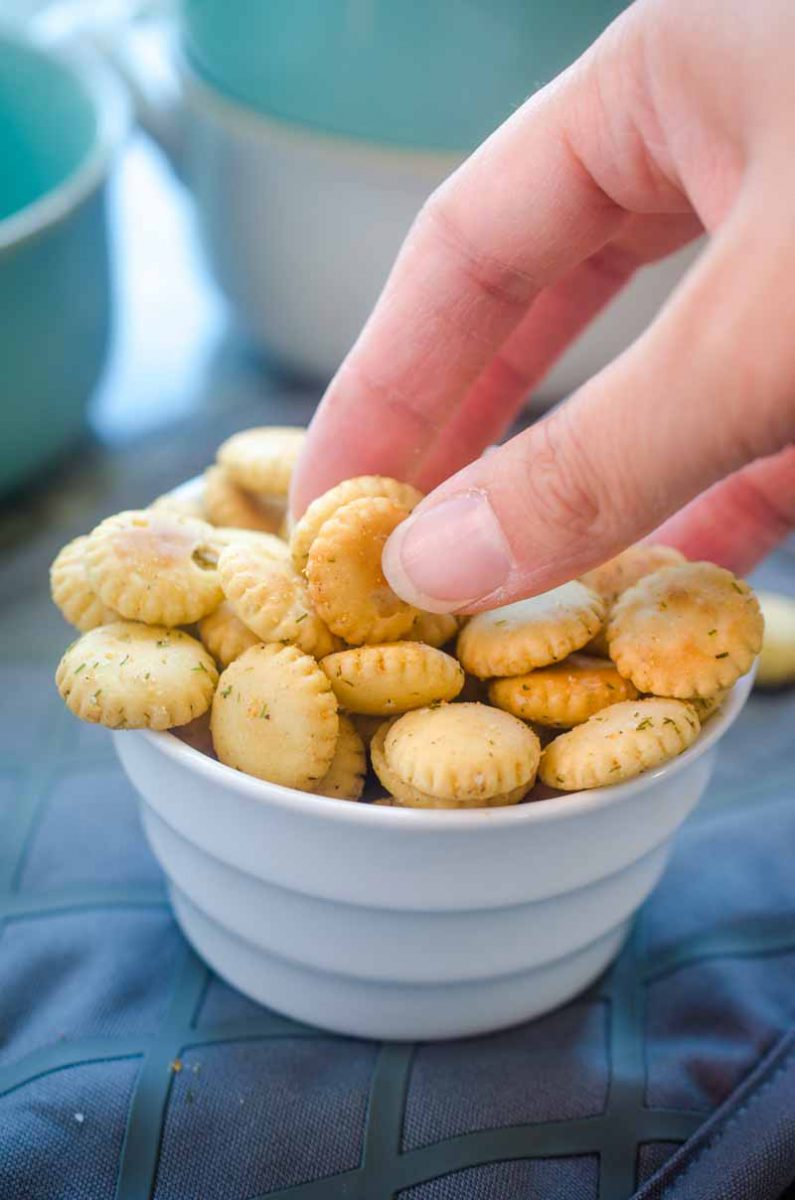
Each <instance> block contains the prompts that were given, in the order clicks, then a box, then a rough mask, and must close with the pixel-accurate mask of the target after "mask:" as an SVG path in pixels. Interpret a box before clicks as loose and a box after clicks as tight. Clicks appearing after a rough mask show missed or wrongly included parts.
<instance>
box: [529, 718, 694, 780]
mask: <svg viewBox="0 0 795 1200" xmlns="http://www.w3.org/2000/svg"><path fill="white" fill-rule="evenodd" d="M700 728H701V726H700V724H699V719H698V716H697V715H696V712H695V709H694V708H693V705H692V704H687V703H685V702H683V701H681V700H668V699H664V698H662V697H657V696H652V697H650V698H648V699H645V700H625V701H623V702H622V703H621V704H614V705H612V706H611V707H610V708H605V709H603V710H602V711H601V712H598V713H596V714H595V716H593V717H590V718H589V719H588V720H587V721H586V722H585V724H584V725H577V726H575V728H574V729H570V730H569V732H568V733H562V734H561V735H560V736H559V737H556V738H555V740H554V741H553V742H550V744H549V745H548V746H547V747H546V749H545V750H544V753H543V754H542V756H541V766H540V769H539V775H540V777H541V781H542V782H543V783H545V784H547V785H548V786H549V787H554V788H560V789H561V790H563V791H567V792H576V791H580V790H582V789H585V788H596V787H604V786H607V785H609V784H613V783H623V782H624V781H625V780H627V779H633V778H634V777H635V776H636V775H640V774H642V772H643V771H648V770H650V769H651V768H652V767H659V766H662V764H663V763H664V762H667V761H668V760H669V759H671V758H676V756H677V755H678V754H681V753H682V751H683V750H686V749H687V748H688V746H690V745H692V743H693V742H694V741H695V740H696V738H697V737H698V734H699V730H700Z"/></svg>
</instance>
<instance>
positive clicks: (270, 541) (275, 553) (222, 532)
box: [213, 525, 290, 562]
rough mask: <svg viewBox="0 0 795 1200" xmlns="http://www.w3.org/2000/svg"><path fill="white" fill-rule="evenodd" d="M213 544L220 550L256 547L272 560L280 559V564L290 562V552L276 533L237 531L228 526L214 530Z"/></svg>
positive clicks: (251, 530)
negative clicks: (230, 547) (243, 545)
mask: <svg viewBox="0 0 795 1200" xmlns="http://www.w3.org/2000/svg"><path fill="white" fill-rule="evenodd" d="M213 542H214V543H215V545H216V546H218V547H219V550H220V548H222V547H223V546H239V545H241V544H242V543H245V544H246V545H248V546H256V547H257V548H258V549H259V550H261V551H262V552H263V553H266V554H268V555H269V556H270V557H271V558H276V559H278V560H279V562H289V561H290V551H289V549H288V548H287V546H286V544H285V543H284V542H283V541H282V539H281V538H280V537H277V536H276V534H275V533H263V532H262V531H261V530H259V529H235V528H234V527H233V526H230V525H226V526H224V527H223V528H220V527H219V528H217V529H213Z"/></svg>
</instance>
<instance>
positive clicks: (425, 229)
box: [413, 180, 538, 312]
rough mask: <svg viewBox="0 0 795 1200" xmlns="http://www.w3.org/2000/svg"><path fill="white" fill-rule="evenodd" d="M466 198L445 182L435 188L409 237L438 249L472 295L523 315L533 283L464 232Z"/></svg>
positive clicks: (524, 273) (529, 277) (465, 224)
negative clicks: (479, 296) (446, 256)
mask: <svg viewBox="0 0 795 1200" xmlns="http://www.w3.org/2000/svg"><path fill="white" fill-rule="evenodd" d="M466 204H467V201H466V196H462V197H459V195H458V191H457V189H456V188H455V187H454V186H453V185H452V184H451V181H450V180H448V181H447V182H446V183H443V184H442V185H441V186H440V187H438V188H437V189H436V190H435V191H434V192H432V193H431V195H430V196H429V197H428V199H427V200H426V201H425V203H424V205H423V206H422V208H421V210H420V212H419V215H418V217H417V219H416V222H415V227H414V231H413V235H414V236H415V237H417V239H422V240H425V239H428V241H429V242H430V243H431V244H434V245H436V246H441V247H442V248H443V250H444V251H445V252H446V253H447V254H448V255H449V256H450V258H451V259H452V262H453V264H454V267H455V269H456V270H457V271H458V273H459V274H460V275H461V277H462V280H463V282H464V283H466V284H468V285H469V286H470V287H471V288H473V289H474V290H475V292H476V293H478V294H480V295H481V296H483V297H485V298H486V299H488V300H491V301H493V302H495V303H496V304H497V305H498V306H499V307H500V308H503V309H507V310H508V311H511V310H516V311H518V312H522V311H524V309H525V308H526V307H527V305H528V304H529V302H530V300H531V299H532V297H533V295H534V294H535V292H536V291H537V290H538V284H537V281H536V280H534V279H533V278H532V277H531V275H530V274H529V273H528V272H526V271H523V270H522V269H521V268H520V267H519V266H518V265H517V264H515V263H511V262H509V261H505V260H504V259H502V258H501V257H500V256H499V255H497V254H494V253H491V252H490V251H489V249H488V246H486V245H480V244H478V241H477V240H476V239H475V238H474V237H473V235H472V233H470V232H468V230H467V225H468V222H467V219H466V215H465V209H466Z"/></svg>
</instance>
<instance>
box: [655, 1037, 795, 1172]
mask: <svg viewBox="0 0 795 1200" xmlns="http://www.w3.org/2000/svg"><path fill="white" fill-rule="evenodd" d="M792 1062H795V1046H792V1047H791V1048H790V1049H789V1050H788V1051H787V1053H786V1054H785V1055H784V1057H783V1059H782V1060H781V1062H780V1063H778V1064H777V1065H776V1066H775V1068H774V1070H773V1073H772V1075H769V1076H768V1077H767V1079H764V1080H762V1081H760V1083H759V1084H758V1085H757V1087H755V1088H754V1090H753V1092H752V1093H751V1095H750V1096H748V1097H747V1099H745V1100H744V1101H743V1102H742V1104H741V1105H740V1106H739V1107H738V1108H736V1109H735V1110H734V1111H733V1112H732V1113H730V1114H727V1116H726V1118H725V1120H723V1121H722V1122H721V1123H720V1125H719V1126H718V1128H717V1129H716V1130H715V1131H714V1133H713V1134H712V1135H711V1136H710V1138H709V1139H708V1141H707V1142H706V1143H705V1144H704V1145H703V1146H702V1147H701V1149H700V1150H699V1151H698V1152H697V1153H696V1154H695V1156H694V1157H693V1158H692V1159H691V1160H690V1162H688V1163H683V1164H682V1166H681V1167H680V1168H679V1169H678V1170H677V1172H676V1173H675V1174H674V1176H673V1178H672V1179H671V1180H670V1181H669V1182H668V1183H667V1184H666V1186H665V1193H664V1194H665V1195H671V1196H672V1195H673V1191H675V1190H676V1189H678V1188H679V1186H680V1184H682V1183H683V1182H684V1180H685V1179H686V1177H687V1176H688V1175H689V1174H690V1172H691V1171H692V1170H693V1169H694V1168H695V1167H696V1166H697V1165H698V1164H699V1163H700V1162H701V1160H702V1159H703V1158H704V1156H705V1154H708V1153H709V1152H710V1151H712V1150H714V1149H715V1147H716V1146H717V1145H718V1143H719V1142H721V1141H722V1140H723V1138H724V1137H725V1136H726V1134H727V1133H728V1132H729V1130H730V1129H731V1127H732V1126H733V1125H735V1124H736V1123H737V1121H739V1119H740V1118H741V1117H742V1116H744V1115H745V1114H746V1113H747V1112H748V1111H749V1110H750V1109H751V1108H753V1106H754V1104H756V1102H757V1101H758V1100H759V1098H760V1097H761V1096H763V1095H764V1093H765V1092H767V1091H769V1090H770V1088H771V1087H772V1086H773V1085H774V1083H775V1082H776V1080H777V1079H778V1078H779V1077H780V1076H781V1075H782V1074H783V1073H784V1072H785V1071H787V1070H789V1067H790V1065H791V1064H792ZM772 1065H773V1064H772V1063H771V1066H772Z"/></svg>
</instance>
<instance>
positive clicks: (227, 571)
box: [218, 541, 335, 658]
mask: <svg viewBox="0 0 795 1200" xmlns="http://www.w3.org/2000/svg"><path fill="white" fill-rule="evenodd" d="M218 573H219V575H220V578H221V584H222V586H223V590H224V595H225V596H226V598H227V600H228V601H229V604H230V605H231V607H232V609H233V611H234V613H235V615H236V616H237V617H238V618H239V619H240V620H241V621H242V622H243V624H244V625H247V626H248V628H249V629H251V630H252V631H253V632H254V633H255V634H256V635H257V637H258V638H259V639H260V640H261V641H263V642H283V643H289V644H292V645H296V646H298V647H299V649H301V650H303V651H304V652H305V653H306V654H313V655H315V657H317V658H321V657H323V656H324V655H326V654H330V653H331V652H332V650H333V649H334V648H335V647H334V642H333V640H332V637H331V634H330V633H329V631H328V629H327V628H326V626H325V625H324V624H323V622H322V621H321V620H320V618H319V617H318V615H317V614H316V612H315V611H314V609H313V608H312V605H311V604H310V602H309V598H308V596H307V592H306V588H305V586H304V582H303V580H302V579H301V577H300V575H298V574H297V573H296V571H295V570H294V569H293V566H292V563H290V562H287V561H285V560H280V559H277V558H274V557H273V555H272V554H271V552H270V550H269V549H267V548H265V549H262V548H261V547H259V546H258V545H256V544H255V543H252V542H245V541H243V542H238V543H234V544H232V545H229V546H225V547H224V549H223V550H222V551H221V557H220V558H219V560H218Z"/></svg>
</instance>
